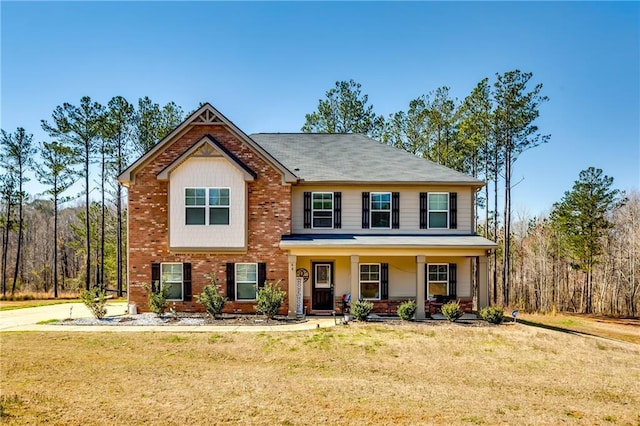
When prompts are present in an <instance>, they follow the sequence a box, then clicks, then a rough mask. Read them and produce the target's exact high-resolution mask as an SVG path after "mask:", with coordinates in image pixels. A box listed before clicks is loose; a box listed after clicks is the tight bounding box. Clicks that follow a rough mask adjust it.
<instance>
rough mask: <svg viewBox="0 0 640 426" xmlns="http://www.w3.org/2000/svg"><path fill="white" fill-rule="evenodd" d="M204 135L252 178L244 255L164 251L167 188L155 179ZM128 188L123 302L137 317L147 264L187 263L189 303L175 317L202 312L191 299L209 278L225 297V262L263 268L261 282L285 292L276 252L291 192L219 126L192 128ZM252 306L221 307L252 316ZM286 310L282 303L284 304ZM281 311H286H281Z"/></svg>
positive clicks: (281, 259) (283, 266) (286, 226)
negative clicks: (126, 298) (133, 306)
mask: <svg viewBox="0 0 640 426" xmlns="http://www.w3.org/2000/svg"><path fill="white" fill-rule="evenodd" d="M206 134H210V135H212V136H213V137H214V138H216V139H217V140H218V142H220V144H222V145H223V146H224V147H225V148H227V149H228V150H229V151H231V152H232V153H234V154H235V155H236V156H237V157H238V158H240V159H241V160H242V161H243V162H244V163H245V164H247V165H248V166H249V167H250V168H251V169H252V170H253V171H254V172H256V173H257V174H258V177H257V178H256V179H255V180H254V181H253V182H247V184H248V234H247V235H248V248H247V252H246V253H245V254H224V253H177V252H170V251H169V228H168V226H169V217H168V211H169V208H168V207H169V197H168V182H161V181H158V180H157V178H156V175H157V174H158V173H159V172H160V171H161V170H162V169H164V168H165V167H166V166H167V165H169V164H170V163H171V162H173V160H175V159H176V158H178V157H179V156H180V155H182V154H183V153H184V152H185V151H186V150H188V149H189V148H190V147H191V146H193V144H194V143H196V142H198V141H199V140H200V139H201V138H202V137H203V136H204V135H206ZM134 179H135V180H134V181H132V182H131V185H130V187H129V300H130V303H135V304H136V305H137V307H138V311H140V312H145V311H148V310H149V306H148V297H147V292H146V291H145V290H144V289H143V287H142V286H143V285H144V284H145V283H147V284H150V283H151V263H153V262H191V268H192V294H193V295H194V298H193V301H191V302H176V309H177V310H178V311H203V310H204V309H203V307H202V305H200V304H199V303H197V302H196V301H195V295H197V294H200V293H201V292H202V288H203V287H204V286H205V285H207V284H208V283H209V281H208V280H207V278H206V274H209V273H210V272H215V274H216V278H217V280H218V284H219V285H220V286H221V289H222V290H223V292H225V293H226V288H227V287H226V263H227V262H234V263H237V262H265V263H266V264H267V280H268V281H269V282H276V281H278V280H282V283H281V285H282V288H283V289H285V290H286V289H287V277H288V272H287V255H286V253H285V252H284V251H282V250H280V248H279V247H278V244H279V243H280V236H281V235H283V234H289V233H290V232H291V187H290V186H288V185H283V184H282V175H281V174H280V173H279V172H278V171H277V170H276V169H275V168H273V167H272V166H271V165H270V164H269V163H267V162H266V161H264V160H262V159H261V158H260V156H259V155H257V154H256V153H254V152H253V151H252V150H251V149H250V148H248V147H247V146H246V145H245V144H244V143H242V142H241V141H240V140H238V139H237V138H236V137H235V136H233V135H232V134H231V133H230V132H229V131H228V130H226V128H225V127H223V126H193V127H192V128H191V129H190V130H189V131H188V132H187V133H185V134H184V135H183V136H182V137H180V138H179V139H177V140H175V141H174V142H173V143H172V144H171V145H170V146H168V147H166V148H165V150H164V151H163V152H161V153H160V154H159V155H157V156H156V158H155V159H153V160H152V161H151V162H150V163H149V164H147V165H146V166H145V167H143V168H141V169H140V170H139V171H138V172H137V173H136V174H135V177H134ZM253 305H254V303H253V302H233V303H227V305H226V307H225V311H227V312H234V311H235V312H238V311H240V312H254V309H253ZM285 306H286V302H285ZM284 311H286V310H284Z"/></svg>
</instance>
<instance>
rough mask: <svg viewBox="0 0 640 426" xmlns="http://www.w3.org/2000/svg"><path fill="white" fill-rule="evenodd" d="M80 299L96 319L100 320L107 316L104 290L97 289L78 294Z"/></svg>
mask: <svg viewBox="0 0 640 426" xmlns="http://www.w3.org/2000/svg"><path fill="white" fill-rule="evenodd" d="M80 299H82V303H84V305H85V306H86V307H87V308H89V310H90V311H91V314H92V315H93V316H94V317H96V318H97V319H102V318H104V317H105V315H107V306H106V305H107V293H106V292H105V291H104V290H100V289H99V288H97V287H94V288H92V289H91V290H85V291H83V292H82V293H81V294H80Z"/></svg>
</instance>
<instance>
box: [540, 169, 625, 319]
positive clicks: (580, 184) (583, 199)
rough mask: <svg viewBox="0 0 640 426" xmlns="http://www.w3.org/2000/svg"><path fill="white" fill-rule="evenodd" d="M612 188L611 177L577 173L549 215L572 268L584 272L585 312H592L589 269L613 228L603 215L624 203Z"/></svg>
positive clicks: (593, 171) (594, 171)
mask: <svg viewBox="0 0 640 426" xmlns="http://www.w3.org/2000/svg"><path fill="white" fill-rule="evenodd" d="M612 185H613V178H612V177H609V176H606V175H605V176H603V174H602V170H601V169H596V168H594V167H589V168H588V169H586V170H583V171H581V172H580V176H579V178H578V180H577V181H575V183H574V185H573V188H572V189H571V190H570V191H567V192H565V194H564V197H563V198H562V200H561V201H560V202H558V203H555V204H554V206H553V210H552V212H551V220H552V221H553V222H554V223H555V224H556V226H558V227H559V228H560V229H561V230H562V231H563V233H564V234H565V238H566V240H567V244H568V247H569V250H570V251H571V253H572V255H573V257H574V259H575V261H576V266H577V267H578V268H580V269H581V270H582V271H584V272H585V273H586V279H585V282H584V287H583V292H582V303H581V305H582V310H583V312H585V313H591V312H592V308H593V304H592V298H593V279H592V278H593V268H594V265H596V264H597V262H598V259H599V256H600V255H601V254H602V245H603V237H604V236H605V233H606V232H607V230H608V229H610V228H611V227H612V226H613V223H612V222H610V221H609V219H608V217H607V215H608V214H609V213H610V212H611V211H612V210H614V209H615V208H617V207H619V206H621V205H622V204H623V202H624V200H622V197H621V196H622V193H621V192H620V191H619V190H617V189H612V188H611V187H612Z"/></svg>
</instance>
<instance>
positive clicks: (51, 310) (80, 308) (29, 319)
mask: <svg viewBox="0 0 640 426" xmlns="http://www.w3.org/2000/svg"><path fill="white" fill-rule="evenodd" d="M126 309H127V303H126V302H110V303H107V315H108V316H113V315H122V314H124V313H126V312H125V311H126ZM90 316H91V312H90V311H89V309H87V307H86V306H85V305H84V303H61V304H59V305H48V306H38V307H35V308H22V309H12V310H10V311H0V331H11V330H25V329H28V330H32V329H33V328H31V327H33V326H35V325H37V323H39V322H41V321H47V320H50V319H59V320H62V319H65V318H85V317H90Z"/></svg>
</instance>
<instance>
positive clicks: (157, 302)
mask: <svg viewBox="0 0 640 426" xmlns="http://www.w3.org/2000/svg"><path fill="white" fill-rule="evenodd" d="M143 287H144V289H145V290H147V293H149V309H150V310H151V312H153V313H154V314H156V315H157V316H159V317H161V316H162V315H164V311H165V310H166V309H167V289H166V288H160V290H158V291H153V289H152V288H151V287H149V284H145V285H144V286H143Z"/></svg>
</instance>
